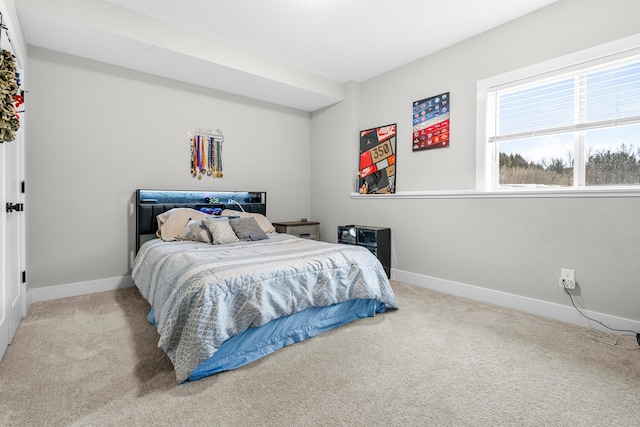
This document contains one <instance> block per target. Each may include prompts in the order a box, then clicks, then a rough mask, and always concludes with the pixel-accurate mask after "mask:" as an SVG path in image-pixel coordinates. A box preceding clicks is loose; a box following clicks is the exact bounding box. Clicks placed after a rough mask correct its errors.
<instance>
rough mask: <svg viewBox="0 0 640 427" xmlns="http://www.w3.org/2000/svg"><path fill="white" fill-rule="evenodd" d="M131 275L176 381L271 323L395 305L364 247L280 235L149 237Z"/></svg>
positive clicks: (381, 272)
mask: <svg viewBox="0 0 640 427" xmlns="http://www.w3.org/2000/svg"><path fill="white" fill-rule="evenodd" d="M132 277H133V280H134V282H135V284H136V286H137V287H138V289H139V290H140V292H141V294H142V295H143V297H144V298H145V299H146V300H147V301H148V302H149V303H150V304H151V306H152V307H154V309H155V320H156V323H157V329H158V333H159V334H160V340H159V342H158V346H159V347H161V348H162V349H163V350H164V351H165V352H166V353H167V355H168V356H169V358H170V359H171V361H172V362H173V365H174V368H175V371H176V376H177V379H178V381H179V382H182V381H184V380H186V379H187V378H188V377H189V375H190V374H191V372H193V370H194V369H195V368H196V367H197V366H198V365H200V364H201V363H202V362H204V361H206V360H207V359H209V358H210V357H211V356H212V355H213V354H214V353H215V352H216V351H217V349H218V348H219V347H220V345H221V344H222V343H223V342H224V341H225V340H227V339H228V338H230V337H232V336H234V335H237V334H239V333H241V332H243V331H245V330H246V329H248V328H251V327H255V326H260V325H264V324H265V323H267V322H269V321H271V320H273V319H276V318H279V317H282V316H286V315H289V314H292V313H296V312H299V311H302V310H305V309H307V308H309V307H314V306H328V305H331V304H335V303H338V302H343V301H347V300H351V299H377V300H378V301H380V302H382V303H384V304H385V305H386V306H387V307H388V308H397V303H396V300H395V296H394V294H393V291H392V289H391V287H390V285H389V281H388V279H387V277H386V275H385V272H384V270H383V268H382V266H381V264H380V262H379V261H378V260H377V259H376V257H375V256H373V255H372V254H371V253H370V252H369V251H368V250H367V249H365V248H362V247H359V246H349V245H338V244H331V243H324V242H318V241H314V240H307V239H300V238H297V237H293V236H289V235H286V234H275V235H270V238H269V239H268V240H261V241H256V242H239V243H234V244H228V245H207V244H203V243H196V242H163V241H161V240H159V239H158V240H152V241H150V242H147V243H145V244H144V245H143V246H142V247H141V249H140V251H139V252H138V255H137V256H136V259H135V263H134V267H133V272H132Z"/></svg>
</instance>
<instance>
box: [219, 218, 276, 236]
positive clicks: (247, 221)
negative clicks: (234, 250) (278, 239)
mask: <svg viewBox="0 0 640 427" xmlns="http://www.w3.org/2000/svg"><path fill="white" fill-rule="evenodd" d="M229 225H230V226H231V228H232V229H233V232H234V233H236V236H238V239H240V240H244V241H250V240H264V239H268V238H269V236H267V233H265V232H264V230H263V229H262V228H260V225H258V221H256V219H255V218H254V217H245V218H234V219H230V220H229Z"/></svg>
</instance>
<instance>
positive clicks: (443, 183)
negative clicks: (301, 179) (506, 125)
mask: <svg viewBox="0 0 640 427" xmlns="http://www.w3.org/2000/svg"><path fill="white" fill-rule="evenodd" d="M638 16H640V2H636V1H631V0H613V1H609V2H600V1H595V0H561V1H560V2H558V3H555V4H553V5H551V6H549V7H546V8H544V9H541V10H539V11H537V12H535V13H532V14H530V15H527V16H525V17H523V18H521V19H518V20H516V21H513V22H511V23H508V24H506V25H503V26H502V27H499V28H497V29H495V30H492V31H489V32H487V33H484V34H482V35H480V36H478V37H475V38H473V39H470V40H467V41H464V42H462V43H459V44H457V45H455V46H453V47H451V48H448V49H445V50H442V51H440V52H438V53H435V54H433V55H430V56H428V57H425V58H423V59H421V60H418V61H416V62H414V63H411V64H408V65H406V66H404V67H401V68H399V69H396V70H393V71H391V72H388V73H386V74H383V75H381V76H379V77H376V78H373V79H371V80H368V81H366V82H364V83H362V84H355V83H354V84H351V85H348V88H349V91H347V92H348V93H347V99H346V100H345V102H343V103H342V104H340V105H336V106H333V107H330V108H327V109H324V110H322V111H317V112H314V113H313V114H312V160H313V167H312V171H313V176H312V179H311V185H312V193H313V194H314V196H315V197H314V198H313V200H312V213H313V216H314V219H316V220H319V221H321V222H322V226H321V227H322V228H321V232H322V234H323V236H324V238H325V239H326V240H330V241H335V240H336V231H335V230H336V227H337V226H338V225H341V224H349V223H356V224H368V225H380V226H388V227H391V229H392V246H393V249H392V250H393V254H392V264H393V268H396V269H399V270H403V271H407V272H411V273H416V274H419V275H424V276H428V277H434V278H439V279H446V280H451V281H455V282H461V283H466V284H470V285H476V286H479V287H483V288H488V289H491V290H496V291H501V292H506V293H510V294H516V295H521V296H524V297H531V298H535V299H539V300H543V301H548V302H557V303H560V302H561V301H562V293H561V292H560V289H559V287H558V277H559V275H560V268H562V267H565V268H572V269H575V270H576V279H577V282H578V284H579V289H578V291H577V295H578V299H579V300H580V302H581V303H582V304H583V306H584V307H585V308H586V309H588V310H593V311H596V312H601V313H606V314H610V315H613V316H619V317H623V318H627V319H634V320H640V310H639V309H638V301H640V286H638V281H639V280H640V279H639V278H640V263H639V262H638V257H639V255H640V251H639V250H638V245H639V243H638V242H640V227H638V226H637V216H638V212H640V199H639V198H637V197H635V198H592V199H587V198H561V199H558V198H535V199H526V198H513V199H497V198H489V199H487V198H477V199H473V198H472V199H462V198H461V199H411V200H406V199H375V200H372V199H351V198H350V197H349V196H348V194H349V192H350V191H353V188H354V184H353V182H354V178H355V171H356V170H357V161H358V158H357V156H358V138H357V131H358V130H360V129H368V128H371V127H374V126H379V125H385V124H388V123H398V150H397V190H398V191H410V190H416V191H417V190H454V189H458V190H460V189H468V190H472V189H474V188H475V144H476V139H475V129H476V116H475V114H476V111H475V109H476V82H477V81H478V80H480V79H484V78H487V77H490V76H493V75H496V74H500V73H504V72H507V71H510V70H513V69H517V68H520V67H524V66H527V65H531V64H534V63H536V62H540V61H543V60H547V59H551V58H554V57H557V56H561V55H564V54H567V53H571V52H574V51H577V50H581V49H585V48H588V47H591V46H595V45H598V44H601V43H605V42H608V41H612V40H615V39H618V38H622V37H625V36H629V35H632V34H635V33H637V32H638V30H639V29H640V27H638V19H637V17H638ZM446 91H450V92H451V107H452V113H451V114H452V115H451V122H452V125H451V126H452V128H451V146H450V147H449V148H444V149H437V150H428V151H422V152H416V153H413V152H412V151H411V142H410V141H411V126H412V123H411V103H412V101H415V100H418V99H422V98H426V97H428V96H432V95H435V94H438V93H441V92H446ZM328 164H334V165H335V167H334V168H333V169H332V170H331V171H330V172H329V171H328V169H327V168H326V165H328ZM565 303H566V301H565Z"/></svg>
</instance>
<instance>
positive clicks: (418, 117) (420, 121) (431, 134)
mask: <svg viewBox="0 0 640 427" xmlns="http://www.w3.org/2000/svg"><path fill="white" fill-rule="evenodd" d="M450 112H451V98H450V96H449V92H446V93H441V94H439V95H436V96H432V97H430V98H425V99H421V100H419V101H415V102H414V103H413V142H412V147H413V151H421V150H429V149H431V148H444V147H448V146H449V142H450V141H449V135H450V134H449V115H450Z"/></svg>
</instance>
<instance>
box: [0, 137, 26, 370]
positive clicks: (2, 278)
mask: <svg viewBox="0 0 640 427" xmlns="http://www.w3.org/2000/svg"><path fill="white" fill-rule="evenodd" d="M23 135H24V131H23V130H22V129H21V130H19V131H18V132H17V133H16V139H15V140H14V141H11V142H5V143H2V144H0V166H2V169H1V170H2V171H3V172H4V173H3V174H2V176H0V184H3V186H4V189H3V190H0V193H2V194H3V197H0V199H3V200H2V205H0V208H2V214H0V217H1V218H2V221H0V222H1V224H0V231H2V233H0V234H1V235H2V236H3V239H2V240H3V242H2V243H1V244H0V265H1V266H2V269H1V270H0V271H1V272H2V273H4V274H0V358H2V355H3V354H4V352H5V350H6V348H7V345H8V344H9V343H10V342H11V340H12V338H13V335H14V334H15V332H16V330H17V329H18V324H19V323H20V320H21V319H22V317H23V316H24V315H25V297H24V293H25V284H24V283H23V281H22V271H23V270H24V259H25V251H24V237H25V234H24V194H23V193H22V182H23V164H24V162H23V158H24V148H23V147H24V141H23V139H24V137H23ZM0 188H1V187H0Z"/></svg>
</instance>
